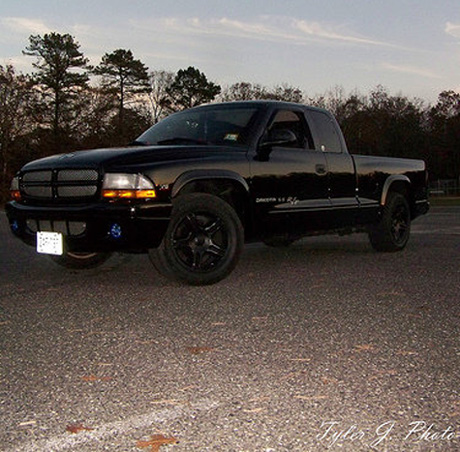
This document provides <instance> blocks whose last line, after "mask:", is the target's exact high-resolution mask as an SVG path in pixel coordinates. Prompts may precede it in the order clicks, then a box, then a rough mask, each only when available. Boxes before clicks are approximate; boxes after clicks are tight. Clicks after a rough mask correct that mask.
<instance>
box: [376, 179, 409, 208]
mask: <svg viewBox="0 0 460 452" xmlns="http://www.w3.org/2000/svg"><path fill="white" fill-rule="evenodd" d="M394 182H404V183H405V184H408V185H409V186H410V185H411V182H410V179H409V178H408V177H407V176H404V175H402V174H393V175H392V176H389V177H387V179H386V180H385V183H384V184H383V190H382V197H381V199H380V205H381V206H384V205H385V204H386V201H387V196H388V192H389V191H390V187H391V184H393V183H394Z"/></svg>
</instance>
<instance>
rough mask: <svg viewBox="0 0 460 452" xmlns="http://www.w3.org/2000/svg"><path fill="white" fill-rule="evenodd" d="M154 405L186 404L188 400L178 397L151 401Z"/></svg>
mask: <svg viewBox="0 0 460 452" xmlns="http://www.w3.org/2000/svg"><path fill="white" fill-rule="evenodd" d="M150 403H152V404H154V405H184V404H185V403H187V402H184V401H183V400H178V399H165V400H153V401H152V402H150Z"/></svg>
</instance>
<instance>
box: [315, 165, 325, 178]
mask: <svg viewBox="0 0 460 452" xmlns="http://www.w3.org/2000/svg"><path fill="white" fill-rule="evenodd" d="M315 172H316V174H318V176H323V175H324V174H326V165H323V164H322V163H319V164H318V165H316V166H315Z"/></svg>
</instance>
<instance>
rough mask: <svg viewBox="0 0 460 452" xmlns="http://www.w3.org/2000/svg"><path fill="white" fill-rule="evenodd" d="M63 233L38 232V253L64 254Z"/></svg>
mask: <svg viewBox="0 0 460 452" xmlns="http://www.w3.org/2000/svg"><path fill="white" fill-rule="evenodd" d="M63 248H64V247H63V240H62V234H61V233H59V232H37V253H41V254H53V255H55V256H62V254H63V252H64V249H63Z"/></svg>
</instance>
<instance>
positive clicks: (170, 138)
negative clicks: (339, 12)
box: [136, 107, 257, 146]
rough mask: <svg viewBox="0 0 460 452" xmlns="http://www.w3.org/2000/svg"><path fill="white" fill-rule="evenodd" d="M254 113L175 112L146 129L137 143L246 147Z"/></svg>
mask: <svg viewBox="0 0 460 452" xmlns="http://www.w3.org/2000/svg"><path fill="white" fill-rule="evenodd" d="M256 112H257V108H256V107H251V108H248V107H245V108H234V107H233V108H218V109H217V108H209V109H198V110H189V111H184V112H182V113H176V114H174V115H171V116H169V117H167V118H166V119H164V120H163V121H161V122H159V123H158V124H156V125H154V126H153V127H151V128H150V129H148V130H147V131H146V132H144V133H143V134H142V135H141V136H140V137H139V138H138V139H137V140H136V143H139V144H146V145H168V144H179V145H189V144H201V145H207V144H212V145H225V146H228V145H230V146H244V145H247V144H248V141H249V137H250V133H249V130H250V128H251V125H252V124H253V122H254V119H255V113H256Z"/></svg>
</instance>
